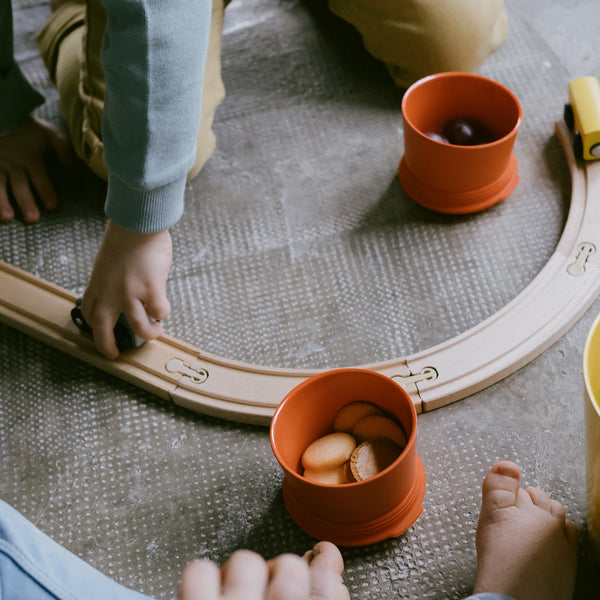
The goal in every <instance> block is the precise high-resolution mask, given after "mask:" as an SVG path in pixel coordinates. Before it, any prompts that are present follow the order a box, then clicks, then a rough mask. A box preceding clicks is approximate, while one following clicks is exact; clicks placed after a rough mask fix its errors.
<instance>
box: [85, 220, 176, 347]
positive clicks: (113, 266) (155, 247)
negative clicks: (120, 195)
mask: <svg viewBox="0 0 600 600" xmlns="http://www.w3.org/2000/svg"><path fill="white" fill-rule="evenodd" d="M172 256H173V250H172V244H171V235H170V233H169V231H168V230H164V231H159V232H157V233H135V232H134V231H130V230H128V229H124V228H123V227H121V226H119V225H117V224H116V223H114V222H113V221H109V222H108V226H107V228H106V232H105V234H104V239H103V240H102V244H101V246H100V250H98V254H97V255H96V261H95V263H94V269H93V271H92V277H91V279H90V283H89V285H88V287H87V290H86V291H85V294H84V295H83V300H82V303H81V311H82V313H83V317H84V319H85V320H86V321H87V323H88V325H89V326H90V327H91V328H92V330H93V332H94V341H95V343H96V347H97V348H98V350H99V351H100V352H102V354H104V355H105V356H106V357H107V358H116V357H117V356H118V355H119V351H118V349H117V344H116V342H115V337H114V334H113V328H114V326H115V324H116V322H117V319H118V318H119V315H120V314H121V313H124V314H125V317H126V318H127V321H128V322H129V325H130V326H131V328H132V329H133V331H134V333H135V334H136V335H138V336H139V337H141V338H143V339H145V340H151V339H154V338H157V337H158V336H159V335H160V334H161V333H162V331H163V328H162V325H161V324H160V323H157V322H156V321H159V320H162V319H165V318H166V317H167V316H168V314H169V312H170V305H169V301H168V299H167V296H166V285H167V277H168V275H169V268H170V267H171V260H172ZM151 319H154V320H155V321H153V320H151Z"/></svg>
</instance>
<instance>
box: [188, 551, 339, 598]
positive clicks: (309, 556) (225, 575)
mask: <svg viewBox="0 0 600 600" xmlns="http://www.w3.org/2000/svg"><path fill="white" fill-rule="evenodd" d="M343 570H344V561H343V560H342V556H341V554H340V552H339V550H338V549H337V548H336V547H335V546H334V545H333V544H330V543H328V542H319V543H318V544H317V545H316V546H315V547H314V548H313V549H312V550H310V551H309V552H307V553H306V554H305V555H304V558H303V559H302V558H300V557H299V556H296V555H295V554H282V555H280V556H278V557H277V558H274V559H272V560H270V561H268V562H266V561H265V560H263V559H262V558H261V557H260V556H259V555H258V554H255V553H254V552H250V551H249V550H238V551H237V552H234V553H233V554H232V555H231V557H230V558H229V560H228V561H227V563H226V564H225V566H223V567H222V568H221V569H219V567H218V566H217V565H216V564H215V563H213V562H211V561H208V560H196V561H193V562H191V563H190V564H189V565H188V566H187V567H186V568H185V570H184V572H183V575H182V577H181V582H180V585H179V593H178V596H177V597H178V599H179V600H220V599H221V600H225V599H226V598H227V599H233V598H244V599H245V600H263V598H268V599H269V600H309V598H319V599H321V600H349V599H350V595H349V594H348V590H347V589H346V586H345V585H344V583H343V581H342V571H343Z"/></svg>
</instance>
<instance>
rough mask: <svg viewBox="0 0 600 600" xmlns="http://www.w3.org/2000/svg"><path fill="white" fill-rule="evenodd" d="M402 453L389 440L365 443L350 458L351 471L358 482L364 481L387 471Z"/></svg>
mask: <svg viewBox="0 0 600 600" xmlns="http://www.w3.org/2000/svg"><path fill="white" fill-rule="evenodd" d="M401 453H402V448H400V447H399V446H397V445H396V444H394V442H390V441H389V440H376V441H373V442H363V443H362V444H360V445H359V446H357V447H356V449H355V450H354V452H353V453H352V457H351V458H350V469H351V470H352V475H353V476H354V479H356V481H364V480H365V479H369V477H374V476H375V475H377V473H381V471H383V470H384V469H387V468H388V467H389V466H390V465H391V464H392V463H393V462H394V461H395V460H396V459H397V458H398V457H399V456H400V454H401Z"/></svg>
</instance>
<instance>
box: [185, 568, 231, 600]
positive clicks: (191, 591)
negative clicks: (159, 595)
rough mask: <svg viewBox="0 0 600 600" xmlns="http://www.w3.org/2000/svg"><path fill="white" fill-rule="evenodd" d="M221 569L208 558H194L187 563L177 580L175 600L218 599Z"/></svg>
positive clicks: (219, 596)
mask: <svg viewBox="0 0 600 600" xmlns="http://www.w3.org/2000/svg"><path fill="white" fill-rule="evenodd" d="M220 598H221V570H220V569H219V567H218V566H217V565H215V564H214V563H213V562H211V561H210V560H194V561H192V562H191V563H189V564H188V565H187V567H186V568H185V569H184V570H183V573H182V575H181V580H180V581H179V589H178V590H177V600H219V599H220Z"/></svg>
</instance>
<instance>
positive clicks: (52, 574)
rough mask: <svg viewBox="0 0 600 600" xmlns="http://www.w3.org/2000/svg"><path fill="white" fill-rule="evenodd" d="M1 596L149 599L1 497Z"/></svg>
mask: <svg viewBox="0 0 600 600" xmlns="http://www.w3.org/2000/svg"><path fill="white" fill-rule="evenodd" d="M0 597H1V598H2V600H108V599H110V600H149V598H148V597H147V596H143V595H142V594H139V593H138V592H134V591H132V590H129V589H127V588H125V587H123V586H121V585H119V584H118V583H115V582H114V581H112V580H111V579H109V578H108V577H106V576H105V575H103V574H102V573H100V572H99V571H97V570H96V569H94V568H92V567H91V566H90V565H88V564H87V563H85V562H84V561H82V560H81V559H80V558H77V557H76V556H75V555H73V554H71V553H70V552H69V551H68V550H66V549H65V548H63V547H62V546H60V545H59V544H57V543H56V542H54V541H53V540H51V539H50V538H49V537H48V536H47V535H45V534H43V533H42V532H41V531H40V530H39V529H37V528H36V527H35V526H34V525H32V524H31V523H30V522H29V521H28V520H27V519H25V517H23V515H21V514H20V513H18V512H17V511H16V510H15V509H14V508H12V507H11V506H9V505H8V504H6V503H5V502H2V501H1V500H0Z"/></svg>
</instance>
